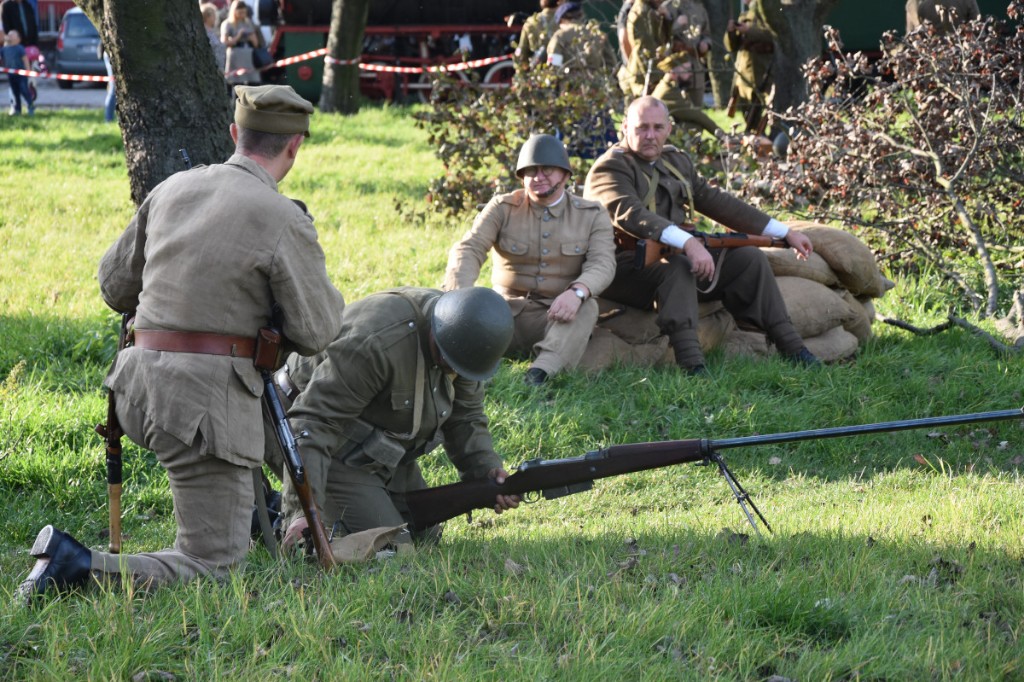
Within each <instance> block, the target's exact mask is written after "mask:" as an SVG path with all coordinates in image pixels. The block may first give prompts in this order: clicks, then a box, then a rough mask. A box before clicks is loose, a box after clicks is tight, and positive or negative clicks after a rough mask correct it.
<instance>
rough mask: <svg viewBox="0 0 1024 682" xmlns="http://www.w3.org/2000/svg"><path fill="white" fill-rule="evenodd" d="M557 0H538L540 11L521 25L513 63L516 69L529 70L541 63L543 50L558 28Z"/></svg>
mask: <svg viewBox="0 0 1024 682" xmlns="http://www.w3.org/2000/svg"><path fill="white" fill-rule="evenodd" d="M558 4H559V0H540V11H539V12H537V13H536V14H534V15H532V16H531V17H530V18H529V19H527V20H526V21H525V22H524V23H523V30H522V31H521V32H520V33H519V42H518V43H516V52H515V62H516V68H517V69H523V68H529V67H530V66H531V65H532V64H536V63H537V62H538V61H542V57H543V55H544V49H545V48H546V47H547V44H548V41H549V40H551V36H552V35H553V34H554V32H555V30H556V29H557V28H558V20H556V19H555V10H556V9H557V7H558Z"/></svg>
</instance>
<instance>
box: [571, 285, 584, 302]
mask: <svg viewBox="0 0 1024 682" xmlns="http://www.w3.org/2000/svg"><path fill="white" fill-rule="evenodd" d="M569 288H570V289H572V293H574V294H576V298H578V299H580V303H582V302H583V301H586V300H587V292H585V291H584V290H583V289H581V288H580V287H569Z"/></svg>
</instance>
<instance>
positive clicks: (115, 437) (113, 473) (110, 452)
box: [96, 313, 130, 554]
mask: <svg viewBox="0 0 1024 682" xmlns="http://www.w3.org/2000/svg"><path fill="white" fill-rule="evenodd" d="M129 320H130V315H129V313H121V330H120V332H119V333H118V337H117V353H118V354H120V352H121V351H122V350H124V347H125V345H126V344H127V343H128V324H129ZM114 362H117V355H115V356H114ZM96 433H98V434H100V436H101V437H102V438H103V440H104V442H105V443H106V460H107V514H108V524H109V530H110V542H109V550H110V553H111V554H120V553H121V484H122V481H123V480H124V479H123V464H122V460H121V437H122V436H123V435H124V430H123V429H122V428H121V423H120V422H119V421H118V420H117V398H116V396H115V395H114V392H113V391H111V390H108V391H107V423H106V424H97V425H96Z"/></svg>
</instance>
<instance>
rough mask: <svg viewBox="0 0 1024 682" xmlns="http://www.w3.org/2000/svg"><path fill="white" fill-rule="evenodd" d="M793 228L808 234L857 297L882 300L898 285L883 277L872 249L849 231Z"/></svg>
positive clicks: (808, 226) (796, 223) (799, 225)
mask: <svg viewBox="0 0 1024 682" xmlns="http://www.w3.org/2000/svg"><path fill="white" fill-rule="evenodd" d="M789 226H790V227H792V228H793V229H796V230H800V231H801V232H803V233H804V234H806V235H807V237H808V238H809V239H810V240H811V243H812V244H814V252H815V253H817V254H819V255H821V257H822V258H824V259H825V262H826V263H828V265H829V267H830V268H832V271H833V272H834V273H835V275H836V277H837V278H838V279H839V283H840V284H842V285H843V288H845V289H848V290H849V291H850V292H851V293H852V294H853V295H854V296H871V297H874V298H878V297H879V296H881V295H882V294H884V293H885V292H886V291H888V290H889V289H891V288H892V287H893V286H894V285H893V283H892V281H890V280H888V279H886V278H885V277H884V276H882V273H881V271H880V270H879V269H878V264H877V263H875V257H874V255H873V254H872V253H871V249H869V248H868V247H867V245H866V244H864V242H862V241H861V240H859V239H858V238H857V237H855V236H854V235H852V234H850V233H849V232H844V231H843V230H838V229H836V228H834V227H827V226H825V225H817V224H815V223H810V222H805V221H791V222H790V223H789Z"/></svg>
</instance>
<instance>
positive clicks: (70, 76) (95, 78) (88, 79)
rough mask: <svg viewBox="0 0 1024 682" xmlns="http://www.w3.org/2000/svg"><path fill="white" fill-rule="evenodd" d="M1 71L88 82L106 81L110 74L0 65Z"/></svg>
mask: <svg viewBox="0 0 1024 682" xmlns="http://www.w3.org/2000/svg"><path fill="white" fill-rule="evenodd" d="M0 73H14V74H17V75H19V76H28V77H29V78H55V79H57V80H62V81H79V82H86V83H106V82H107V81H109V80H110V77H109V76H81V75H79V74H77V73H43V72H42V71H26V70H25V69H8V68H5V67H3V66H0Z"/></svg>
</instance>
